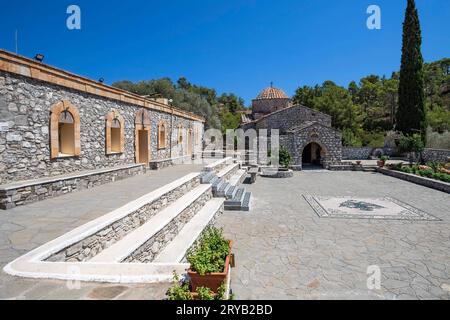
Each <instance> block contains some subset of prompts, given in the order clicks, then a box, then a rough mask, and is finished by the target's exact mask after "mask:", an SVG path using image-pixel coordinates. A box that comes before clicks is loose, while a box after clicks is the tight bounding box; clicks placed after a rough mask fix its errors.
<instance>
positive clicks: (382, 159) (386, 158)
mask: <svg viewBox="0 0 450 320" xmlns="http://www.w3.org/2000/svg"><path fill="white" fill-rule="evenodd" d="M380 160H381V161H388V160H389V157H388V156H381V157H380Z"/></svg>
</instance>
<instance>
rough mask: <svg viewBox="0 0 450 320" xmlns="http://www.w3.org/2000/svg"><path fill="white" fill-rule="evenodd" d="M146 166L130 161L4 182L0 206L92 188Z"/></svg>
mask: <svg viewBox="0 0 450 320" xmlns="http://www.w3.org/2000/svg"><path fill="white" fill-rule="evenodd" d="M145 170H146V169H145V167H144V166H143V165H142V164H130V165H123V166H117V167H113V168H103V169H96V170H88V171H82V172H77V173H71V174H66V175H60V176H53V177H44V178H40V179H36V180H27V181H19V182H14V183H10V184H4V185H0V209H2V210H8V209H12V208H14V207H17V206H22V205H26V204H30V203H33V202H38V201H42V200H44V199H48V198H53V197H57V196H60V195H63V194H67V193H71V192H76V191H80V190H85V189H90V188H93V187H96V186H100V185H103V184H106V183H110V182H114V181H118V180H122V179H125V178H128V177H132V176H135V175H139V174H143V173H145Z"/></svg>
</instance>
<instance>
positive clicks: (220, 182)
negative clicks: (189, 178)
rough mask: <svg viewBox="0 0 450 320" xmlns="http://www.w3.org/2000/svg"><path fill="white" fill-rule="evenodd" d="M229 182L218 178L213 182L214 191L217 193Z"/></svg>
mask: <svg viewBox="0 0 450 320" xmlns="http://www.w3.org/2000/svg"><path fill="white" fill-rule="evenodd" d="M226 183H227V182H226V181H225V180H223V179H217V180H216V181H215V182H214V183H213V184H212V190H213V193H214V194H215V193H216V192H217V191H218V190H219V189H220V188H221V187H222V186H223V185H225V184H226Z"/></svg>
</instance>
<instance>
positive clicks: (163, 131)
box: [158, 121, 167, 149]
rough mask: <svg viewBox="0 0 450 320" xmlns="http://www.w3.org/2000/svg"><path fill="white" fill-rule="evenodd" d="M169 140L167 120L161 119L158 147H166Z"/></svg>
mask: <svg viewBox="0 0 450 320" xmlns="http://www.w3.org/2000/svg"><path fill="white" fill-rule="evenodd" d="M166 140H167V126H166V123H165V121H160V122H159V124H158V149H165V148H166Z"/></svg>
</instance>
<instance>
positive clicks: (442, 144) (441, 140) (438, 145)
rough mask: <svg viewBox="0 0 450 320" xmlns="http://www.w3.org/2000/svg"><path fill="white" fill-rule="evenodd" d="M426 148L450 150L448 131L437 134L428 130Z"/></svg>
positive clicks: (449, 134) (449, 133)
mask: <svg viewBox="0 0 450 320" xmlns="http://www.w3.org/2000/svg"><path fill="white" fill-rule="evenodd" d="M427 148H434V149H450V131H444V132H443V133H439V132H433V130H432V129H431V128H428V133H427Z"/></svg>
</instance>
